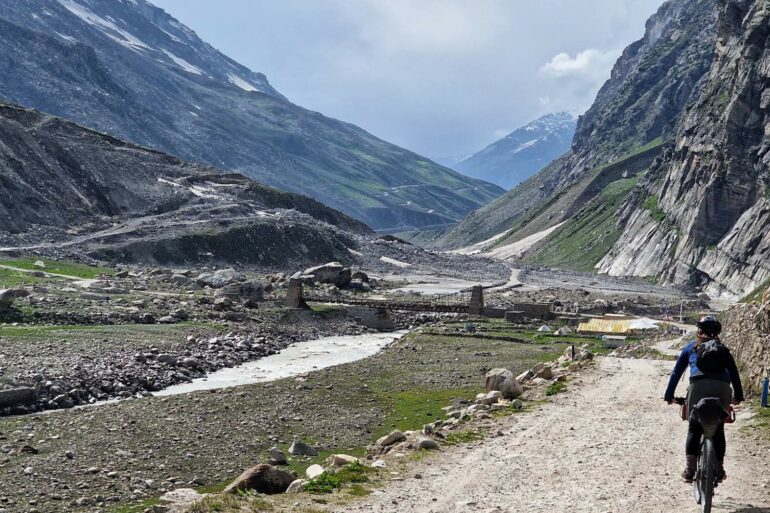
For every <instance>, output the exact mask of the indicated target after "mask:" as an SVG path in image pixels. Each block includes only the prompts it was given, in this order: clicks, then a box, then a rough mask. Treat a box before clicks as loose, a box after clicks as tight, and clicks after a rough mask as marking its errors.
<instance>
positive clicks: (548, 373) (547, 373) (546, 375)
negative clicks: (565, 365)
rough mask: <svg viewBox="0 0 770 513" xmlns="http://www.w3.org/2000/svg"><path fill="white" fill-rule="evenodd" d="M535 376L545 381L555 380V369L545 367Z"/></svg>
mask: <svg viewBox="0 0 770 513" xmlns="http://www.w3.org/2000/svg"><path fill="white" fill-rule="evenodd" d="M535 376H537V377H538V378H543V379H553V369H552V368H551V367H550V366H548V365H544V366H543V367H542V368H541V369H540V370H539V371H537V372H536V373H535Z"/></svg>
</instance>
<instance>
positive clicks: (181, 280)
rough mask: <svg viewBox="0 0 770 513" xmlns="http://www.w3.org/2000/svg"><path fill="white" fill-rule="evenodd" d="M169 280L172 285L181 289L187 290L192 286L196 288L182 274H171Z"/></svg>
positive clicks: (192, 282) (193, 283)
mask: <svg viewBox="0 0 770 513" xmlns="http://www.w3.org/2000/svg"><path fill="white" fill-rule="evenodd" d="M170 280H171V282H172V283H173V284H174V285H176V286H178V287H182V288H188V287H190V286H192V285H196V286H198V284H197V283H195V282H194V281H193V280H191V279H190V278H189V277H187V276H185V275H183V274H172V275H171V278H170Z"/></svg>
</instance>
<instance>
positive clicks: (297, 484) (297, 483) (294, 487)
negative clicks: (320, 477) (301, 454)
mask: <svg viewBox="0 0 770 513" xmlns="http://www.w3.org/2000/svg"><path fill="white" fill-rule="evenodd" d="M307 483H308V481H306V480H304V479H296V480H294V481H293V482H292V483H291V484H290V485H289V488H287V489H286V493H300V492H301V491H302V490H303V489H304V488H305V485H307Z"/></svg>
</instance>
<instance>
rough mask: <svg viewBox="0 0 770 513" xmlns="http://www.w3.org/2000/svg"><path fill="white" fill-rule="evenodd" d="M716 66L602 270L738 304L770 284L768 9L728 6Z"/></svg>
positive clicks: (627, 213)
mask: <svg viewBox="0 0 770 513" xmlns="http://www.w3.org/2000/svg"><path fill="white" fill-rule="evenodd" d="M716 36H717V37H716V41H717V44H716V61H715V62H714V65H713V67H712V68H711V71H710V73H709V74H708V76H707V77H706V81H705V83H704V85H703V87H702V92H701V94H700V95H699V96H698V98H697V100H696V101H695V102H694V103H693V104H692V105H691V106H690V108H689V109H687V112H686V113H685V115H684V117H683V119H682V121H681V123H680V124H679V127H678V130H677V134H676V141H675V143H674V144H673V145H672V147H671V150H670V151H669V152H667V153H666V155H665V159H664V160H663V161H662V162H660V163H659V165H658V166H656V167H655V169H654V170H653V172H651V173H649V174H648V176H646V177H645V178H644V179H643V180H642V182H641V183H640V185H639V187H638V188H637V189H636V190H635V191H634V194H633V196H632V197H631V198H629V200H628V201H627V202H626V204H625V205H624V206H623V208H622V209H621V214H620V225H621V226H622V229H623V235H622V236H621V237H620V239H619V240H618V241H617V242H616V243H615V244H614V245H613V247H612V249H611V251H610V252H609V253H608V254H607V255H606V257H605V258H604V259H602V261H601V262H600V264H599V269H600V271H602V272H606V273H609V274H613V275H634V276H650V277H654V278H655V279H658V280H659V281H660V282H662V283H671V284H690V285H694V286H697V287H701V288H703V289H704V290H705V291H707V292H708V293H709V294H712V295H719V296H725V297H733V298H740V297H742V296H744V295H746V294H747V293H749V292H751V291H752V290H754V289H757V288H762V287H766V286H767V284H768V282H769V280H770V140H769V139H768V137H767V134H768V133H770V108H769V107H770V10H769V9H768V5H767V2H766V1H763V0H722V1H721V2H720V17H719V26H718V31H716Z"/></svg>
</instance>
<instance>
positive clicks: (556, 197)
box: [439, 0, 717, 246]
mask: <svg viewBox="0 0 770 513" xmlns="http://www.w3.org/2000/svg"><path fill="white" fill-rule="evenodd" d="M716 5H717V0H669V1H667V2H665V3H664V4H663V5H662V6H661V7H660V9H659V10H658V12H657V13H656V14H655V15H653V16H652V17H651V18H650V19H649V20H648V21H647V26H646V31H645V35H644V37H643V38H642V39H640V40H639V41H637V42H635V43H633V44H632V45H630V46H629V47H628V48H626V49H625V50H624V52H623V54H622V56H621V57H620V58H619V59H618V61H617V63H616V64H615V66H614V68H613V70H612V75H611V77H610V79H609V80H608V81H607V82H606V83H605V84H604V86H603V87H602V89H601V90H600V91H599V93H598V95H597V97H596V101H595V102H594V104H593V105H592V106H591V108H590V109H589V110H588V111H587V112H586V113H585V114H584V115H583V116H581V117H580V118H579V119H578V123H577V130H576V132H575V137H574V139H573V142H572V148H571V150H570V152H569V153H568V154H567V155H565V156H564V157H562V158H560V159H557V160H555V161H554V162H553V163H551V164H550V165H549V166H547V167H546V168H544V169H543V170H542V171H541V172H539V173H538V174H536V175H535V176H533V177H532V178H530V179H529V180H527V181H525V182H523V183H522V184H521V185H519V186H518V187H516V188H515V189H513V190H512V191H510V192H509V193H508V194H506V195H505V196H503V197H501V198H499V199H498V200H496V201H494V202H493V203H491V204H490V205H489V206H487V207H484V208H483V209H480V210H478V211H477V212H475V213H474V214H472V215H471V216H469V217H468V218H466V219H465V220H463V222H461V223H460V224H459V225H458V226H457V227H456V228H455V229H453V230H452V231H450V232H449V233H447V234H445V235H443V236H442V237H441V238H440V240H439V244H440V245H445V246H462V245H468V244H469V243H475V242H479V241H483V240H485V239H488V238H489V237H492V236H494V235H497V234H500V233H502V232H505V231H506V230H511V233H510V234H509V235H508V237H507V239H508V241H509V242H513V241H515V240H520V239H522V238H524V237H526V236H528V235H531V234H533V233H537V232H539V231H542V230H545V229H546V228H549V227H551V226H554V225H556V224H558V223H560V222H562V221H564V220H565V219H569V218H570V217H571V216H572V215H573V214H575V213H576V212H577V211H578V210H579V209H580V208H581V206H583V205H585V203H586V202H587V201H589V200H590V199H591V198H593V197H594V196H596V194H597V193H599V192H601V190H602V188H601V187H599V188H597V187H593V186H592V185H591V180H592V178H593V176H594V174H595V173H598V172H599V171H600V170H601V169H602V168H603V166H605V165H607V164H610V163H613V162H616V163H617V162H619V161H621V160H622V159H625V158H627V157H628V156H631V155H634V154H636V153H638V152H639V151H642V150H647V151H651V150H654V151H655V153H658V152H659V151H660V148H661V144H662V143H664V142H666V141H668V140H670V139H672V138H673V135H674V133H675V130H674V129H675V126H676V123H677V121H678V120H679V119H680V117H681V115H682V112H683V111H684V110H685V108H686V107H687V105H688V103H689V102H690V101H692V99H693V97H694V96H695V95H696V94H697V92H698V91H699V84H700V83H701V80H702V78H703V77H704V75H705V74H706V73H707V72H708V70H709V67H710V65H711V63H712V60H713V55H714V42H715V41H716V30H715V26H716ZM653 157H654V155H653ZM651 160H652V159H650V161H651ZM645 169H646V168H645ZM638 172H639V171H638V170H630V171H629V172H628V173H626V175H627V176H633V175H634V174H637V173H638Z"/></svg>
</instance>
